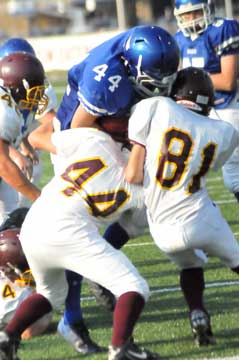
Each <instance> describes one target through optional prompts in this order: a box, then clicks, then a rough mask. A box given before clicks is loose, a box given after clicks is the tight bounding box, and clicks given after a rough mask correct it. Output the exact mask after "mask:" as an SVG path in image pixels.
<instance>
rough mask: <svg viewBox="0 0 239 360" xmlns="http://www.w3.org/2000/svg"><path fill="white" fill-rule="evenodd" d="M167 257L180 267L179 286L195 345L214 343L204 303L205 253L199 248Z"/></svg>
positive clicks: (208, 315)
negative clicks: (186, 308)
mask: <svg viewBox="0 0 239 360" xmlns="http://www.w3.org/2000/svg"><path fill="white" fill-rule="evenodd" d="M169 258H170V259H171V260H172V261H173V262H174V263H176V264H177V265H178V266H179V268H180V269H181V270H180V277H179V279H180V287H181V290H182V293H183V295H184V298H185V301H186V303H187V306H188V309H189V321H190V325H191V329H192V333H193V337H194V341H195V343H196V345H198V346H204V345H209V344H215V338H214V336H213V333H212V327H211V321H210V314H209V312H208V310H207V308H206V306H205V303H204V290H205V281H204V271H203V267H204V265H205V262H206V261H207V258H206V256H205V254H204V253H203V252H201V251H200V250H196V251H194V250H185V251H182V252H178V253H176V254H170V255H169Z"/></svg>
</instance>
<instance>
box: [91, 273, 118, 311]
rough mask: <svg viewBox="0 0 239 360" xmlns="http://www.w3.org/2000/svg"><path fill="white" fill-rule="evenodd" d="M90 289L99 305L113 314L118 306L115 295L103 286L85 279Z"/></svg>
mask: <svg viewBox="0 0 239 360" xmlns="http://www.w3.org/2000/svg"><path fill="white" fill-rule="evenodd" d="M85 280H86V282H87V285H88V286H89V289H90V290H91V292H92V293H93V295H94V297H95V298H96V301H97V302H98V304H99V305H103V306H104V307H105V308H106V309H107V310H109V311H111V312H113V311H114V308H115V304H116V299H115V296H114V294H112V292H111V291H109V290H108V289H106V288H104V287H103V286H101V285H99V284H97V283H95V282H93V281H91V280H89V279H85Z"/></svg>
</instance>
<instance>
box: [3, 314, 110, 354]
mask: <svg viewBox="0 0 239 360" xmlns="http://www.w3.org/2000/svg"><path fill="white" fill-rule="evenodd" d="M57 331H58V333H59V334H60V335H61V336H63V337H64V339H65V340H66V341H67V342H69V343H70V344H71V345H73V347H74V349H75V350H76V351H77V352H78V353H81V354H84V355H87V354H95V353H99V352H102V351H104V349H103V348H101V347H100V346H99V345H97V344H96V343H95V342H94V341H93V340H92V339H91V338H90V334H89V330H88V329H87V327H86V325H85V324H84V322H83V321H81V322H80V323H77V324H74V325H71V326H70V325H68V324H66V323H65V321H64V318H63V317H62V318H61V320H60V322H59V323H58V326H57ZM0 360H1V359H0Z"/></svg>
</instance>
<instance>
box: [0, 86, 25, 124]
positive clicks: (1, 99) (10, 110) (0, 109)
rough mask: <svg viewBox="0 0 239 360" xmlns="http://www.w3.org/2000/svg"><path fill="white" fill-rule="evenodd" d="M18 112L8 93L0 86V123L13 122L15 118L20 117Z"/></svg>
mask: <svg viewBox="0 0 239 360" xmlns="http://www.w3.org/2000/svg"><path fill="white" fill-rule="evenodd" d="M20 116H21V114H20V111H19V110H18V108H17V104H16V103H15V101H14V99H13V98H12V96H11V94H10V93H9V91H8V90H7V89H5V88H3V87H1V86H0V122H1V124H3V123H4V122H8V121H9V120H10V119H12V121H11V122H14V119H15V118H18V117H20Z"/></svg>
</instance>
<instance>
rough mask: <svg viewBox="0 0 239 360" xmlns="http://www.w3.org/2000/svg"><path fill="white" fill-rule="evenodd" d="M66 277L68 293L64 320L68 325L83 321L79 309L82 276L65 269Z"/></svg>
mask: <svg viewBox="0 0 239 360" xmlns="http://www.w3.org/2000/svg"><path fill="white" fill-rule="evenodd" d="M66 279H67V282H68V286H69V288H68V294H67V297H66V301H65V312H64V321H65V323H67V324H69V325H73V324H75V323H79V322H81V321H83V315H82V309H81V285H82V279H83V278H82V276H81V275H79V274H77V273H75V272H73V271H69V270H66Z"/></svg>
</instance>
